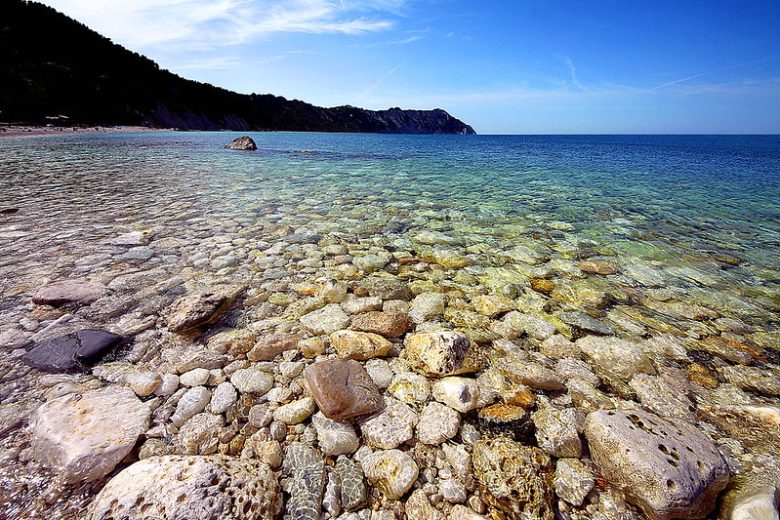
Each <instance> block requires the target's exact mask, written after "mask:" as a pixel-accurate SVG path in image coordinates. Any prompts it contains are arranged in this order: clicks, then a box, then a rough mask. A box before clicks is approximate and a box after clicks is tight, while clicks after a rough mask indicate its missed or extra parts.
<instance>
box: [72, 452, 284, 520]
mask: <svg viewBox="0 0 780 520" xmlns="http://www.w3.org/2000/svg"><path fill="white" fill-rule="evenodd" d="M281 507H282V495H281V491H280V489H279V484H278V483H277V481H276V476H275V475H274V474H273V472H272V471H271V470H270V468H269V467H268V466H267V465H265V464H263V463H262V462H260V461H257V460H252V459H235V458H232V457H227V456H224V455H210V456H206V457H202V456H176V455H170V456H163V457H150V458H148V459H144V460H141V461H139V462H136V463H134V464H132V465H130V466H129V467H127V468H126V469H125V470H123V471H122V472H120V473H119V474H118V475H116V476H115V477H114V478H112V479H111V480H110V481H109V482H108V484H106V486H105V487H104V488H103V489H102V490H101V491H100V493H99V494H98V496H97V498H95V501H94V502H93V503H92V504H91V506H90V507H89V510H88V512H87V519H88V520H109V519H113V520H145V519H150V518H167V519H182V520H183V519H186V518H210V519H215V520H216V519H219V520H228V519H234V518H245V519H247V520H265V519H269V518H274V517H275V516H276V515H277V514H278V513H279V511H280V510H281Z"/></svg>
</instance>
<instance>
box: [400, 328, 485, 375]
mask: <svg viewBox="0 0 780 520" xmlns="http://www.w3.org/2000/svg"><path fill="white" fill-rule="evenodd" d="M405 355H406V359H407V361H408V362H409V364H410V365H411V367H412V368H413V369H414V370H415V371H417V372H419V373H421V374H423V375H425V376H433V377H442V376H451V375H457V374H465V373H469V372H476V371H477V370H479V368H480V366H481V364H480V363H479V361H478V359H477V355H476V347H475V346H474V345H473V344H472V343H471V340H470V339H469V338H468V336H466V335H464V334H461V333H460V332H455V331H448V330H441V331H434V332H419V333H415V334H410V335H409V336H407V338H406V349H405Z"/></svg>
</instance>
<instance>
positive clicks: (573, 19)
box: [44, 0, 780, 133]
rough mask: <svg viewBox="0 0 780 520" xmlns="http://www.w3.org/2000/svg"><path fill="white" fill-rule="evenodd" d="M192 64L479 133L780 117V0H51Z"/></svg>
mask: <svg viewBox="0 0 780 520" xmlns="http://www.w3.org/2000/svg"><path fill="white" fill-rule="evenodd" d="M44 3H46V4H48V5H51V6H53V7H55V8H57V9H58V10H60V11H63V12H65V13H66V14H68V15H70V16H72V17H73V18H76V19H77V20H79V21H81V22H83V23H85V24H86V25H88V26H89V27H91V28H93V29H95V30H96V31H98V32H100V33H102V34H104V35H105V36H108V37H109V38H111V39H112V40H114V41H115V42H117V43H119V44H121V45H124V46H126V47H128V48H130V49H132V50H134V51H137V52H140V53H142V54H145V55H146V56H149V57H150V58H152V59H154V60H155V61H157V62H158V63H160V65H161V66H162V67H164V68H167V69H169V70H171V71H173V72H176V73H178V74H180V75H182V76H185V77H188V78H192V79H196V80H199V81H205V82H209V83H212V84H215V85H219V86H222V87H225V88H229V89H232V90H236V91H239V92H244V93H250V92H257V93H273V94H278V95H282V96H285V97H288V98H297V99H302V100H304V101H308V102H311V103H315V104H318V105H324V106H334V105H342V104H351V105H357V106H363V107H366V108H376V109H378V108H387V107H390V106H401V107H403V108H434V107H441V108H444V109H445V110H447V111H449V112H450V113H452V114H453V115H455V116H456V117H459V118H461V119H463V120H464V121H466V122H468V123H470V124H472V125H473V126H474V128H475V129H476V130H477V131H478V132H479V133H780V2H779V1H777V0H771V1H760V0H740V1H717V0H711V1H701V2H693V1H685V0H677V1H669V2H664V1H653V2H649V1H647V2H642V1H633V0H627V1H626V0H621V1H617V0H615V1H598V0H588V1H579V0H578V1H575V0H572V1H565V2H564V1H555V0H544V1H521V0H516V1H497V0H496V1H492V0H480V1H466V0H460V1H458V0H340V1H339V0H112V1H106V0H44Z"/></svg>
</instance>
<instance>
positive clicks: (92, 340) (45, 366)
mask: <svg viewBox="0 0 780 520" xmlns="http://www.w3.org/2000/svg"><path fill="white" fill-rule="evenodd" d="M122 339H123V338H122V336H118V335H117V334H112V333H110V332H105V331H102V330H80V331H78V332H75V333H73V334H67V335H65V336H59V337H56V338H52V339H50V340H47V341H44V342H42V343H39V344H38V345H36V346H35V347H33V348H32V349H31V350H29V351H28V352H27V353H26V354H24V355H23V356H22V361H23V362H24V363H25V364H27V365H29V366H31V367H34V368H37V369H39V370H43V371H45V372H68V371H73V370H83V369H84V368H85V367H86V366H87V365H89V364H91V363H93V362H95V361H96V360H98V359H100V357H102V356H103V355H104V354H106V353H107V352H109V351H111V350H112V349H113V348H114V347H116V346H117V345H118V344H119V343H120V342H121V341H122Z"/></svg>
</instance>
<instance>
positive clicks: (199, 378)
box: [179, 368, 210, 387]
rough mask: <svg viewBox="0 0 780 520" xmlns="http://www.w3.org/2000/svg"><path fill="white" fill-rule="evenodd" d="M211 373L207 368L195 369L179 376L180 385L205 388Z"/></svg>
mask: <svg viewBox="0 0 780 520" xmlns="http://www.w3.org/2000/svg"><path fill="white" fill-rule="evenodd" d="M209 375H210V374H209V371H208V370H206V369H205V368H195V369H192V370H190V371H189V372H185V373H183V374H182V375H180V376H179V383H180V384H181V385H182V386H188V387H193V386H203V385H205V384H206V382H207V381H208V380H209Z"/></svg>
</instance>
